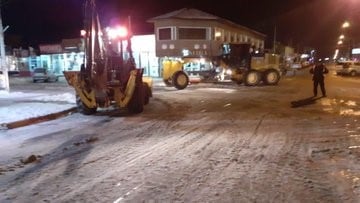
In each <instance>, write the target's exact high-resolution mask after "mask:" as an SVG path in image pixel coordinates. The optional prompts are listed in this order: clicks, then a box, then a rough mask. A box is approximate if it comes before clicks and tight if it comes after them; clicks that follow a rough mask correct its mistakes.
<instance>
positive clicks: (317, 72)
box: [310, 64, 329, 81]
mask: <svg viewBox="0 0 360 203" xmlns="http://www.w3.org/2000/svg"><path fill="white" fill-rule="evenodd" d="M328 72H329V70H328V69H327V68H326V66H325V65H324V64H317V65H315V67H314V68H311V69H310V73H311V74H313V80H317V81H320V80H323V79H324V74H327V73H328Z"/></svg>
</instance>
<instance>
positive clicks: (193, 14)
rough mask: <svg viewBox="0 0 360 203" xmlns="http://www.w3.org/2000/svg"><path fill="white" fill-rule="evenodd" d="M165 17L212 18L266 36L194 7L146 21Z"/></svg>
mask: <svg viewBox="0 0 360 203" xmlns="http://www.w3.org/2000/svg"><path fill="white" fill-rule="evenodd" d="M165 19H182V20H212V21H218V22H221V23H223V24H227V25H230V26H232V27H237V28H240V29H244V30H247V31H249V32H252V33H254V34H257V35H260V36H262V37H266V35H265V34H263V33H260V32H257V31H255V30H253V29H250V28H248V27H245V26H242V25H239V24H236V23H234V22H232V21H230V20H227V19H225V18H221V17H218V16H215V15H212V14H210V13H206V12H204V11H201V10H198V9H194V8H182V9H180V10H176V11H172V12H170V13H166V14H164V15H160V16H157V17H154V18H151V19H149V20H148V22H151V23H154V22H155V21H158V20H165Z"/></svg>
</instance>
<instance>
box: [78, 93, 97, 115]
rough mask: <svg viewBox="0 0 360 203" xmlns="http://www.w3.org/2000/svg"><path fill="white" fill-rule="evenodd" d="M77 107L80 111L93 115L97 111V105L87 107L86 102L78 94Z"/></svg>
mask: <svg viewBox="0 0 360 203" xmlns="http://www.w3.org/2000/svg"><path fill="white" fill-rule="evenodd" d="M76 107H77V110H78V112H79V113H82V114H84V115H91V114H94V113H96V109H97V108H96V107H94V108H89V107H87V106H86V105H85V104H84V102H82V101H81V99H80V96H79V95H77V94H76Z"/></svg>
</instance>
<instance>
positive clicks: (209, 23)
mask: <svg viewBox="0 0 360 203" xmlns="http://www.w3.org/2000/svg"><path fill="white" fill-rule="evenodd" d="M148 22H151V23H154V32H155V36H156V56H157V57H186V56H193V57H208V56H217V55H219V54H220V53H221V49H222V45H223V44H224V43H249V44H251V46H252V47H253V48H254V49H264V41H265V38H266V36H265V35H264V34H262V33H260V32H257V31H255V30H252V29H249V28H247V27H244V26H241V25H238V24H236V23H233V22H231V21H229V20H226V19H223V18H220V17H218V16H214V15H212V14H209V13H205V12H203V11H200V10H197V9H188V8H184V9H181V10H177V11H173V12H171V13H167V14H164V15H161V16H158V17H154V18H152V19H150V20H148Z"/></svg>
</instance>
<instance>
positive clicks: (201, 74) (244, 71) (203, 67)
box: [162, 44, 282, 89]
mask: <svg viewBox="0 0 360 203" xmlns="http://www.w3.org/2000/svg"><path fill="white" fill-rule="evenodd" d="M192 64H197V66H198V68H197V69H196V70H194V69H192V68H188V67H191V66H192ZM162 65H163V81H164V83H165V84H166V85H167V86H174V87H175V88H177V89H184V88H186V87H187V85H188V84H189V81H191V79H190V78H189V76H191V75H196V76H197V77H198V78H199V80H200V81H217V82H218V81H225V80H232V81H234V82H235V83H237V84H241V83H244V84H245V85H246V86H256V85H259V84H265V85H276V84H278V82H279V80H280V76H281V69H282V68H281V64H280V57H279V55H276V54H271V53H257V52H253V51H251V46H250V44H223V46H222V53H221V55H219V56H214V57H206V58H201V57H190V58H187V57H183V58H181V59H180V60H179V59H178V60H173V59H170V60H164V61H163V64H162Z"/></svg>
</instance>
